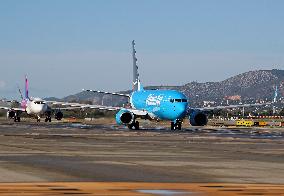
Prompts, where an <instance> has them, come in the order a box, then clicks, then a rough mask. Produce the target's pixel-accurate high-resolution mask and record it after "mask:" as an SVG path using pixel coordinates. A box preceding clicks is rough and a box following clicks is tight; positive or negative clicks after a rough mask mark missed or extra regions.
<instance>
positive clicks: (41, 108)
mask: <svg viewBox="0 0 284 196" xmlns="http://www.w3.org/2000/svg"><path fill="white" fill-rule="evenodd" d="M46 109H47V105H46V104H37V105H35V107H34V108H33V112H34V113H37V114H42V113H44V112H45V111H46Z"/></svg>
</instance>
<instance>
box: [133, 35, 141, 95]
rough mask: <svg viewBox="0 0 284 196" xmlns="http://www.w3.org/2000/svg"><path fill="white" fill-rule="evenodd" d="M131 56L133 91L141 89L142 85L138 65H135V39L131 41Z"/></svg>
mask: <svg viewBox="0 0 284 196" xmlns="http://www.w3.org/2000/svg"><path fill="white" fill-rule="evenodd" d="M132 58H133V88H132V90H133V91H140V90H143V87H142V85H141V83H140V79H139V73H138V66H137V58H136V50H135V41H134V40H133V41H132Z"/></svg>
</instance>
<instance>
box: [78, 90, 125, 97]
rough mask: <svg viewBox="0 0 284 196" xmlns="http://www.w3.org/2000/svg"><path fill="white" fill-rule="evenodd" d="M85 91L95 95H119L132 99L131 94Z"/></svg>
mask: <svg viewBox="0 0 284 196" xmlns="http://www.w3.org/2000/svg"><path fill="white" fill-rule="evenodd" d="M83 91H87V92H93V93H102V94H107V95H117V96H122V97H128V98H130V95H129V94H122V93H110V92H103V91H97V90H85V89H83Z"/></svg>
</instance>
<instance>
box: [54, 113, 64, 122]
mask: <svg viewBox="0 0 284 196" xmlns="http://www.w3.org/2000/svg"><path fill="white" fill-rule="evenodd" d="M62 118H63V113H62V112H61V111H57V112H56V113H55V119H56V120H61V119H62Z"/></svg>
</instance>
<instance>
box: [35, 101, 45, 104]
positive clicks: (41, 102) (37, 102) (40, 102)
mask: <svg viewBox="0 0 284 196" xmlns="http://www.w3.org/2000/svg"><path fill="white" fill-rule="evenodd" d="M34 103H35V104H44V102H43V101H35V102H34Z"/></svg>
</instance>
